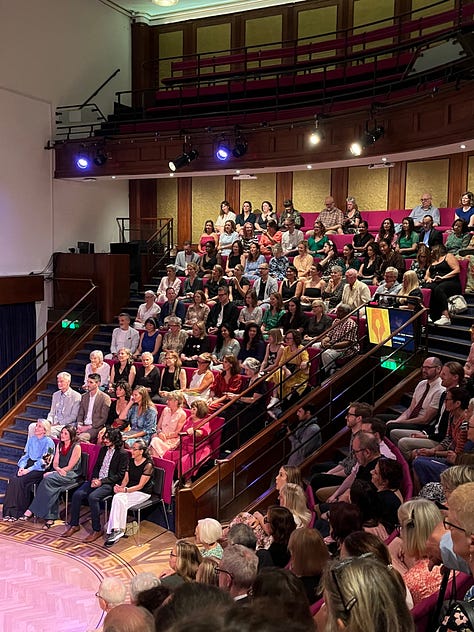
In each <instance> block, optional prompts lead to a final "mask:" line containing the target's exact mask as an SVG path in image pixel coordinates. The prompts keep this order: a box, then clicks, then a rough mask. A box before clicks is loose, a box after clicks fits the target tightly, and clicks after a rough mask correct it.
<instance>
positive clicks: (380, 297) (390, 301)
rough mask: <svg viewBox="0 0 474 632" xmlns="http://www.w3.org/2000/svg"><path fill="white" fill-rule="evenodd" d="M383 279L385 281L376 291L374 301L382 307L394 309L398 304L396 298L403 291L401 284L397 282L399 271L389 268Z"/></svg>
mask: <svg viewBox="0 0 474 632" xmlns="http://www.w3.org/2000/svg"><path fill="white" fill-rule="evenodd" d="M383 278H384V280H383V281H382V282H381V283H380V285H379V286H378V287H377V289H376V290H375V294H374V296H373V300H374V301H376V302H377V303H378V304H379V305H380V306H381V307H393V306H394V305H395V304H396V302H397V300H396V298H395V297H396V295H397V294H399V293H400V290H401V289H402V285H401V283H399V282H398V281H397V279H398V270H397V269H396V268H394V267H392V266H388V268H386V269H385V272H384V275H383ZM367 289H369V288H367Z"/></svg>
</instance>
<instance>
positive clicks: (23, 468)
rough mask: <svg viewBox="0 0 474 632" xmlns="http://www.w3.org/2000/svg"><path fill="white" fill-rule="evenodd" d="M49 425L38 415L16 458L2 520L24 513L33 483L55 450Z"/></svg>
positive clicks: (48, 463) (40, 476) (6, 494)
mask: <svg viewBox="0 0 474 632" xmlns="http://www.w3.org/2000/svg"><path fill="white" fill-rule="evenodd" d="M50 434H51V425H50V423H49V421H46V419H38V421H37V422H36V423H35V428H34V434H33V435H31V436H30V437H28V439H27V441H26V446H25V451H24V454H23V455H22V456H21V457H20V460H19V461H18V470H17V471H16V473H15V474H14V475H13V476H12V477H11V478H10V479H9V480H8V487H7V489H6V492H5V497H4V499H3V520H4V521H5V522H15V521H16V520H18V518H20V517H21V516H23V514H24V513H25V511H26V509H27V507H28V505H29V504H30V500H31V494H32V492H33V487H34V485H37V484H38V483H39V482H40V481H41V480H42V479H43V475H44V472H45V470H46V469H47V468H48V467H49V466H50V464H51V461H52V458H53V454H54V451H55V446H54V441H53V440H52V439H51V436H50Z"/></svg>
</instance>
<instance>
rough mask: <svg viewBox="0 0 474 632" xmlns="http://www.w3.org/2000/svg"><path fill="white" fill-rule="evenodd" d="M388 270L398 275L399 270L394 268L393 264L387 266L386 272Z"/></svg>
mask: <svg viewBox="0 0 474 632" xmlns="http://www.w3.org/2000/svg"><path fill="white" fill-rule="evenodd" d="M387 272H391V273H392V274H395V275H396V276H397V277H398V270H397V268H394V267H393V266H387V267H386V268H385V274H387Z"/></svg>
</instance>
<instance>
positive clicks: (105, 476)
mask: <svg viewBox="0 0 474 632" xmlns="http://www.w3.org/2000/svg"><path fill="white" fill-rule="evenodd" d="M102 444H103V446H102V448H101V449H100V452H99V455H98V457H97V461H96V462H95V465H94V469H93V470H92V478H91V480H90V481H86V482H85V483H83V484H82V485H81V487H79V489H77V490H76V491H75V492H74V494H73V496H72V501H71V519H70V521H69V527H68V529H67V530H66V531H65V532H64V533H63V538H69V537H70V536H71V535H74V533H77V532H78V531H79V530H80V527H79V518H80V513H81V505H82V503H83V502H84V501H85V500H86V499H87V503H88V505H89V507H90V511H91V524H92V533H90V534H89V535H88V536H87V537H86V538H85V539H84V542H86V543H89V542H95V541H96V540H97V539H98V538H100V537H101V536H102V535H103V534H104V531H103V529H102V527H101V526H100V512H101V501H103V500H104V498H107V497H108V496H111V495H112V494H113V491H114V486H115V485H116V484H118V483H120V482H121V481H122V480H123V477H124V476H125V472H126V471H127V467H128V452H127V451H126V450H124V448H123V439H122V434H121V433H120V430H115V429H114V428H111V429H109V430H107V431H106V432H105V434H104V436H103V437H102Z"/></svg>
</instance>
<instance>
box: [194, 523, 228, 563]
mask: <svg viewBox="0 0 474 632" xmlns="http://www.w3.org/2000/svg"><path fill="white" fill-rule="evenodd" d="M195 536H196V543H197V544H201V545H202V549H201V555H202V556H203V557H217V559H219V560H220V559H221V558H222V555H223V553H224V550H223V548H222V546H221V545H220V544H219V540H220V539H221V538H222V526H221V523H220V522H218V521H217V520H214V518H203V519H202V520H198V523H197V526H196V531H195Z"/></svg>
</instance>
